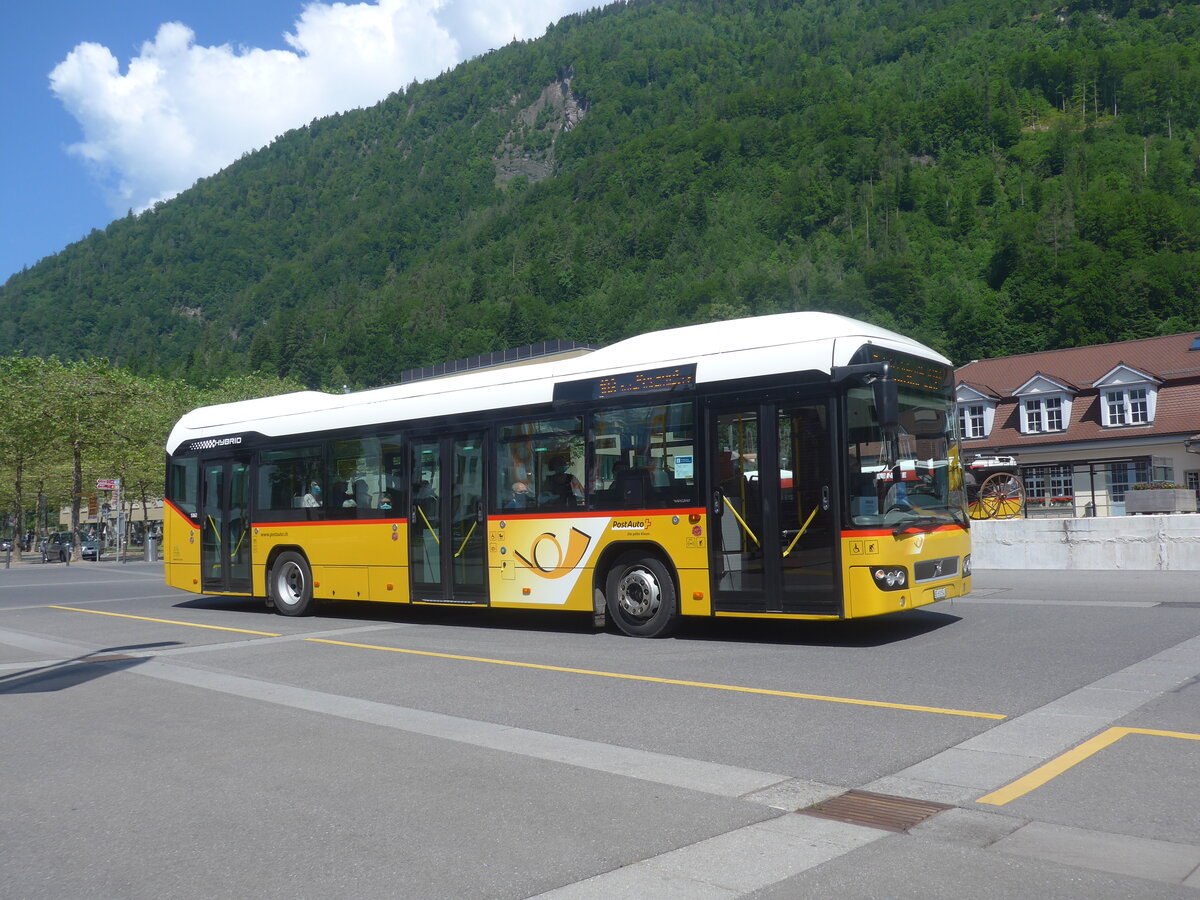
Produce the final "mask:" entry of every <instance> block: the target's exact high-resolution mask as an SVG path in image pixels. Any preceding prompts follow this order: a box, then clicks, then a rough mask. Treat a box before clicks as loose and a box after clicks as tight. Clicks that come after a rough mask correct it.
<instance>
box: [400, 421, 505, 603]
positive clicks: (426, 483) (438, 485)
mask: <svg viewBox="0 0 1200 900" xmlns="http://www.w3.org/2000/svg"><path fill="white" fill-rule="evenodd" d="M410 446H411V448H412V454H413V456H412V466H411V468H410V471H411V472H412V480H413V486H412V501H411V503H410V509H409V520H408V521H409V528H408V534H409V548H408V549H409V571H410V572H411V578H412V598H413V600H414V601H415V602H418V603H468V604H485V603H487V577H486V576H487V558H486V551H487V544H486V537H487V527H486V522H485V521H484V500H485V497H486V495H485V493H484V435H483V434H482V433H463V434H458V435H451V436H448V437H430V438H416V439H414V440H413V441H412V442H411V444H410Z"/></svg>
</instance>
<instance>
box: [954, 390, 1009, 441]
mask: <svg viewBox="0 0 1200 900" xmlns="http://www.w3.org/2000/svg"><path fill="white" fill-rule="evenodd" d="M954 399H955V401H956V402H957V404H958V434H959V437H961V438H962V439H963V440H964V441H970V440H978V439H980V438H985V437H987V436H988V434H989V432H991V430H992V421H993V420H994V419H995V418H996V402H997V400H998V399H999V398H998V397H997V396H995V395H994V394H991V393H987V392H986V389H980V388H975V387H972V386H971V385H969V384H960V385H959V386H958V389H957V390H956V391H955V394H954Z"/></svg>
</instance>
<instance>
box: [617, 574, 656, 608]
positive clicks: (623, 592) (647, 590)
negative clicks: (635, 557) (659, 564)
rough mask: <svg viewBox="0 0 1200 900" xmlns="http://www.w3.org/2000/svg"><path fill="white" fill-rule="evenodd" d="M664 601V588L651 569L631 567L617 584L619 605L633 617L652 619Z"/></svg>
mask: <svg viewBox="0 0 1200 900" xmlns="http://www.w3.org/2000/svg"><path fill="white" fill-rule="evenodd" d="M661 603H662V589H661V588H660V586H659V583H658V579H657V578H655V577H654V573H653V572H651V571H650V570H649V569H644V568H641V567H640V566H639V567H638V568H635V569H630V570H629V571H628V572H626V573H625V574H624V575H623V576H622V578H621V581H620V584H619V585H618V586H617V606H618V608H619V609H620V610H621V612H622V613H623V614H625V615H627V616H629V617H630V618H633V619H650V618H653V617H654V614H655V613H657V612H658V609H659V606H660V605H661Z"/></svg>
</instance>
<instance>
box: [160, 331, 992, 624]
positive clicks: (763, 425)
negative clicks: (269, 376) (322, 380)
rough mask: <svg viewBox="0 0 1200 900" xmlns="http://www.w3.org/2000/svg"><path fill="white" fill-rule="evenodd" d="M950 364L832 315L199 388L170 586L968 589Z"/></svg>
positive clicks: (872, 603)
mask: <svg viewBox="0 0 1200 900" xmlns="http://www.w3.org/2000/svg"><path fill="white" fill-rule="evenodd" d="M951 376H952V371H951V365H950V361H949V360H947V359H945V358H944V357H942V356H941V355H939V354H938V353H936V352H934V351H933V350H930V349H929V348H928V347H925V346H922V345H921V344H919V343H917V342H916V341H913V340H910V339H909V338H906V337H903V336H901V335H899V334H895V333H893V332H890V331H886V330H884V329H882V328H877V327H875V326H872V325H867V324H865V323H862V322H858V321H855V320H852V319H848V318H844V317H841V316H835V315H830V314H826V313H816V312H793V313H782V314H778V315H769V316H761V317H756V318H748V319H740V320H736V321H727V322H714V323H710V324H705V325H692V326H687V327H683V328H676V329H671V330H668V331H660V332H654V333H651V334H644V335H641V336H638V337H633V338H630V339H628V340H624V341H621V342H619V343H616V344H613V345H612V346H609V347H606V348H603V349H599V350H594V351H591V352H587V353H584V354H581V355H575V356H572V357H570V358H559V359H555V360H551V361H546V362H536V363H532V364H526V365H520V366H508V367H499V368H486V369H477V370H475V371H469V372H465V373H463V374H457V375H450V376H444V377H436V378H430V379H427V380H420V381H414V382H409V383H405V384H401V385H396V386H392V387H384V388H378V389H375V390H368V391H361V392H358V393H351V394H339V395H331V394H324V393H319V392H312V391H304V392H299V393H295V394H289V395H285V396H280V397H269V398H264V399H261V400H248V401H244V402H240V403H230V404H224V405H220V406H211V407H205V408H202V409H197V410H194V411H192V412H190V413H188V414H187V415H185V416H184V417H183V418H182V419H181V420H180V421H179V422H178V423H177V424H176V426H175V428H174V429H173V430H172V432H171V435H170V438H169V440H168V444H167V454H168V459H167V504H168V508H167V511H166V514H165V524H164V528H165V535H164V557H165V564H166V579H167V583H168V584H169V585H171V586H173V587H176V588H180V589H182V590H186V591H193V592H200V593H205V594H220V595H231V596H247V597H261V598H266V601H267V603H268V604H269V605H272V606H273V607H274V608H275V610H276V611H277V612H279V613H282V614H284V615H303V614H305V613H308V612H310V611H311V610H312V609H313V607H314V603H316V602H319V601H342V600H355V601H379V602H385V603H405V604H457V605H461V606H477V607H503V608H524V609H540V610H549V609H555V610H567V611H576V612H582V613H588V612H591V613H592V614H593V616H594V617H595V619H596V621H597V624H601V623H602V622H604V620H605V619H606V618H607V619H609V620H611V621H612V622H613V623H615V624H616V625H617V627H619V628H620V629H621V630H622V631H624V632H626V633H628V634H631V635H642V636H662V635H666V634H669V633H670V632H671V631H672V630H673V629H674V628H675V627H676V626H677V624H678V623H679V621H680V618H681V617H682V616H717V617H720V616H743V617H763V618H774V619H850V618H858V617H862V616H875V615H880V614H884V613H893V612H899V611H902V610H907V609H912V608H914V607H918V606H924V605H926V604H929V603H932V602H934V601H937V600H941V599H944V598H948V597H957V596H962V595H964V594H966V593H967V592H968V591H969V590H970V584H971V580H970V575H971V557H970V536H969V530H968V529H969V524H970V522H969V519H968V518H967V515H966V512H965V501H964V495H963V481H962V471H961V468H960V460H959V452H958V442H957V436H956V434H955V421H956V417H955V415H954V405H953V403H954V400H953V380H952V377H951Z"/></svg>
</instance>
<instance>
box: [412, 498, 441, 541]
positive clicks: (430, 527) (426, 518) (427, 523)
mask: <svg viewBox="0 0 1200 900" xmlns="http://www.w3.org/2000/svg"><path fill="white" fill-rule="evenodd" d="M417 512H419V513H420V514H421V518H422V519H424V520H425V527H426V528H428V529H429V533H430V534H431V535H433V541H434V543H435V544H439V545H440V544H441V543H442V542H441V541H439V540H438V536H437V529H436V528H434V527H433V525H432V524H430V522H429V518H428V517H427V516H426V515H425V510H423V509H421V507H420V506H418V507H417Z"/></svg>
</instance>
